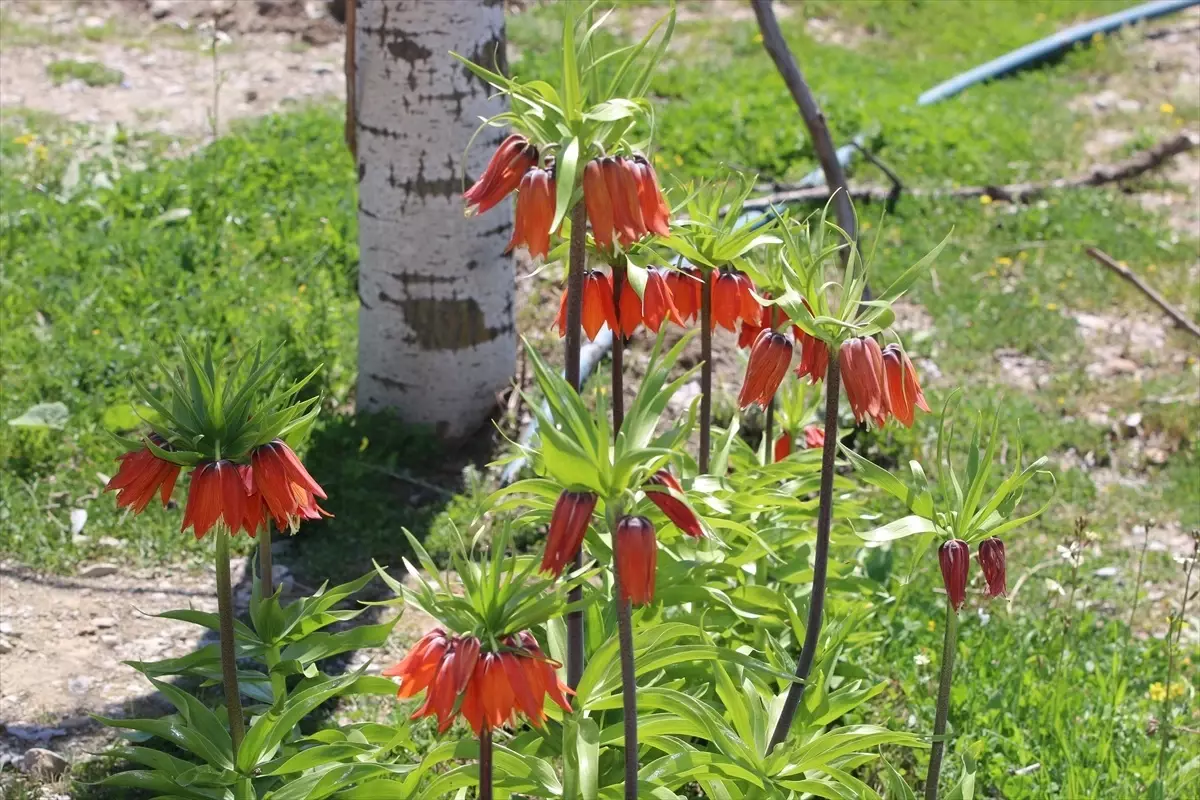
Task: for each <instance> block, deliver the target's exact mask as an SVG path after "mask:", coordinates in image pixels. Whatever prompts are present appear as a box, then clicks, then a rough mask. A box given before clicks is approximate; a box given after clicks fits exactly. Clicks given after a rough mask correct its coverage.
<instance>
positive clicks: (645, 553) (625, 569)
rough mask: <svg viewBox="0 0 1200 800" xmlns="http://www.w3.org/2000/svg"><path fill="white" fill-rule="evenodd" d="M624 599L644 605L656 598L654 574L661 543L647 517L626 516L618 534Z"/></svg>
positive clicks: (618, 560) (618, 528) (617, 541)
mask: <svg viewBox="0 0 1200 800" xmlns="http://www.w3.org/2000/svg"><path fill="white" fill-rule="evenodd" d="M614 536H615V537H616V542H615V545H616V547H615V549H616V554H617V568H618V569H619V570H620V573H621V574H620V583H621V599H623V600H628V601H629V602H631V603H634V604H637V605H642V604H644V603H649V602H650V601H652V600H653V599H654V573H655V570H656V568H657V567H658V541H657V540H656V539H655V538H654V525H652V524H651V522H650V520H648V519H646V518H645V517H622V518H621V520H620V521H619V522H618V523H617V529H616V531H614Z"/></svg>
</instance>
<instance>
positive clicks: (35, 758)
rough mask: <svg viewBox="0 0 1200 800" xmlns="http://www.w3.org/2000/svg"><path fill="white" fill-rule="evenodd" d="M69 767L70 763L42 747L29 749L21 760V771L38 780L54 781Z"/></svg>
mask: <svg viewBox="0 0 1200 800" xmlns="http://www.w3.org/2000/svg"><path fill="white" fill-rule="evenodd" d="M70 766H71V762H69V761H67V760H66V759H65V758H63V757H62V756H60V755H59V754H58V753H56V752H54V751H53V750H47V749H46V748H44V747H31V748H29V749H28V750H26V751H25V755H24V756H23V757H22V758H21V769H22V770H23V771H24V772H26V773H28V774H30V775H36V776H38V777H39V778H49V779H54V778H58V777H59V776H61V775H62V774H63V773H64V772H66V771H67V769H68V768H69V767H70Z"/></svg>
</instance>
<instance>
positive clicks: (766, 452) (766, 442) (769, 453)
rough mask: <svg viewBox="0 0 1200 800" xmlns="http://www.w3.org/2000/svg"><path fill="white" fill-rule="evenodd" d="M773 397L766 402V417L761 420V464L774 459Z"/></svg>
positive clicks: (764, 464)
mask: <svg viewBox="0 0 1200 800" xmlns="http://www.w3.org/2000/svg"><path fill="white" fill-rule="evenodd" d="M774 439H775V398H774V397H772V398H771V402H770V403H767V412H766V419H765V420H763V466H764V467H765V466H766V465H768V464H770V463H771V462H772V461H774V460H775V441H774Z"/></svg>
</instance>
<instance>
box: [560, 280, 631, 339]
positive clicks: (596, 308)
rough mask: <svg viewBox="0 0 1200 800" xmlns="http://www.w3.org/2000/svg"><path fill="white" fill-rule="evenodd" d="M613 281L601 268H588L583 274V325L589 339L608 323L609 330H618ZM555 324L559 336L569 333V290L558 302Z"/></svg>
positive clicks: (564, 292) (593, 337)
mask: <svg viewBox="0 0 1200 800" xmlns="http://www.w3.org/2000/svg"><path fill="white" fill-rule="evenodd" d="M612 296H613V290H612V281H611V280H610V279H609V277H608V275H607V274H605V273H603V272H600V271H599V270H588V271H587V272H586V273H585V274H584V276H583V309H582V311H583V314H582V319H581V322H582V327H583V332H584V334H586V335H587V338H588V339H589V340H594V339H595V338H596V334H598V333H599V332H600V329H601V328H602V327H604V326H605V325H607V326H608V327H609V330H616V327H617V312H616V309H615V308H614V307H613V297H612ZM554 326H555V327H556V328H558V335H559V336H566V335H567V290H566V289H564V290H563V293H562V300H561V301H560V302H559V304H558V316H556V317H555V318H554Z"/></svg>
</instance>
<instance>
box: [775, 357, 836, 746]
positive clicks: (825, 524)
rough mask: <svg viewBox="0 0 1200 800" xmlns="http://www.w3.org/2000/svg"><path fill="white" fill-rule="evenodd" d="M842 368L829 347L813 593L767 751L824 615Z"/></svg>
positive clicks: (786, 720) (799, 691)
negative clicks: (792, 679)
mask: <svg viewBox="0 0 1200 800" xmlns="http://www.w3.org/2000/svg"><path fill="white" fill-rule="evenodd" d="M840 390H841V372H840V371H839V366H838V354H837V351H836V350H833V349H832V348H831V349H830V353H829V367H828V369H827V370H826V372H825V444H824V445H823V446H822V448H821V493H820V500H819V505H818V510H817V546H816V551H815V552H814V553H813V583H812V597H811V599H810V600H809V603H808V623H807V624H806V626H805V628H804V644H803V645H802V646H801V648H800V658H799V659H797V660H796V682H795V683H793V684H792V685H791V686H789V687H788V693H787V699H786V700H785V701H784V704H783V711H782V712H781V713H780V715H779V722H778V723H776V725H775V731H774V733H772V734H771V742H770V744H768V745H767V752H768V753H769V752H771V751H772V750H774V749H775V747H776V746H777V745H779V744H781V743H782V742H783V741H784V740H785V739H787V735H788V731H789V730H791V727H792V720H793V719H795V717H796V709H797V708H799V707H800V701H801V700H802V699H803V698H804V687H805V684H806V682H807V681H808V673H809V672H810V671H812V665H813V659H814V657H815V656H816V652H817V643H818V641H819V640H820V638H821V622H822V620H823V619H824V616H825V576H826V574H827V573H828V570H829V531H830V529H831V528H832V527H833V467H834V459H835V457H836V456H837V441H838V401H839V400H840V399H841V395H840Z"/></svg>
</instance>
